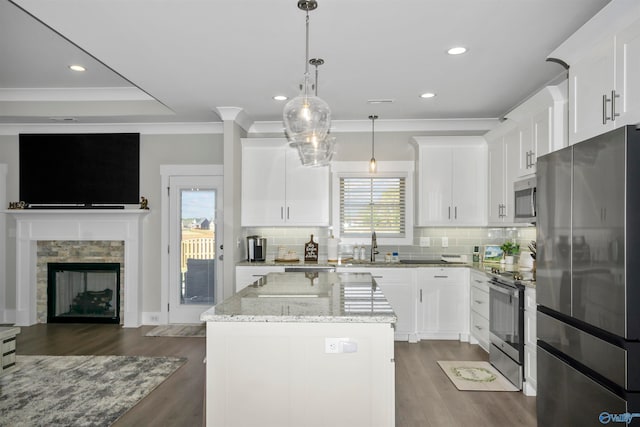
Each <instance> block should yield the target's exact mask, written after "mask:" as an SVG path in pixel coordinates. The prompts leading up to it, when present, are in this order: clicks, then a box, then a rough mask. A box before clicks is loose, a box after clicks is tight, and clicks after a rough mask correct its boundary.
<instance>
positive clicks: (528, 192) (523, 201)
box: [513, 177, 536, 224]
mask: <svg viewBox="0 0 640 427" xmlns="http://www.w3.org/2000/svg"><path fill="white" fill-rule="evenodd" d="M513 194H514V207H513V220H514V221H515V222H526V223H530V224H531V223H535V222H536V177H530V178H525V179H522V180H520V181H516V182H514V183H513Z"/></svg>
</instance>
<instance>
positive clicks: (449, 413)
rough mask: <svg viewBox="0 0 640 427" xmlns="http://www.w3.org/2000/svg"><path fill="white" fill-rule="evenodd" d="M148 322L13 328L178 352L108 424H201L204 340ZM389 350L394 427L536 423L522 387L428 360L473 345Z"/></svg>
mask: <svg viewBox="0 0 640 427" xmlns="http://www.w3.org/2000/svg"><path fill="white" fill-rule="evenodd" d="M151 328H152V327H151V326H143V327H140V328H137V329H129V328H126V329H125V328H121V327H120V326H118V325H75V324H69V325H66V324H39V325H35V326H30V327H23V328H21V329H22V332H21V333H20V334H19V335H18V339H17V353H18V354H20V355H27V354H47V355H81V354H95V355H109V354H112V355H138V356H177V357H186V358H187V359H188V361H187V363H186V364H185V365H184V366H183V367H181V368H180V369H179V370H178V371H177V372H175V373H174V374H173V375H172V376H171V377H169V379H167V381H165V382H164V383H162V384H161V385H160V386H159V387H158V388H156V389H155V390H154V391H153V392H151V394H149V395H148V396H147V397H146V398H145V399H143V400H142V401H141V402H140V403H138V405H136V406H135V407H134V408H132V409H131V410H130V411H129V412H127V413H126V414H125V415H124V416H123V417H122V418H120V419H119V420H118V421H117V422H116V423H115V424H114V426H116V427H123V426H145V425H153V426H176V427H178V426H179V427H183V426H185V427H186V426H201V425H202V419H203V417H202V414H203V411H202V397H203V390H204V377H205V365H204V364H203V360H204V356H205V340H204V339H202V338H166V337H145V334H146V333H147V332H148V331H149V330H150V329H151ZM395 349H396V358H395V359H396V426H397V427H431V426H447V427H449V426H468V425H473V426H492V427H499V426H535V425H536V415H535V412H536V407H535V398H533V397H526V396H524V395H523V394H522V393H510V392H495V393H494V392H461V391H458V390H457V389H456V388H455V387H454V385H453V384H452V383H451V381H449V379H448V378H447V377H446V375H445V374H444V372H442V370H441V369H440V367H439V366H438V364H437V363H436V362H437V361H438V360H487V354H486V353H485V352H484V351H482V350H481V349H480V348H479V347H478V346H474V345H469V344H466V343H460V342H457V341H422V342H420V343H417V344H408V343H403V342H397V343H396V346H395ZM301 427H303V426H301ZM354 427H355V426H354Z"/></svg>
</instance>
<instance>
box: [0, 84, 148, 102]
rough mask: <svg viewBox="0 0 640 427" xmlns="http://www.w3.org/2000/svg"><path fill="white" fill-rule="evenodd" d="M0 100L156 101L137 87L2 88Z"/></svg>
mask: <svg viewBox="0 0 640 427" xmlns="http://www.w3.org/2000/svg"><path fill="white" fill-rule="evenodd" d="M0 101H4V102H7V101H14V102H16V101H156V99H155V98H153V97H152V96H149V95H148V94H147V93H145V92H143V91H141V90H140V89H138V88H137V87H90V88H89V87H87V88H82V87H81V88H4V89H0Z"/></svg>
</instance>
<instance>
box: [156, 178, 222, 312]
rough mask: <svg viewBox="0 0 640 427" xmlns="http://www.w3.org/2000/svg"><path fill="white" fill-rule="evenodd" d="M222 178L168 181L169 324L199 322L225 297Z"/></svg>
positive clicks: (171, 179)
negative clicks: (223, 286)
mask: <svg viewBox="0 0 640 427" xmlns="http://www.w3.org/2000/svg"><path fill="white" fill-rule="evenodd" d="M222 188H223V187H222V177H221V176H171V177H170V178H169V195H170V196H169V197H170V208H169V210H170V213H169V218H170V222H169V234H170V237H169V254H170V256H169V259H170V266H169V276H170V279H169V323H200V314H201V313H202V312H203V311H206V310H207V309H209V308H210V307H211V306H213V305H215V304H216V303H217V302H218V299H219V298H220V297H221V296H222V286H218V285H217V284H218V283H220V284H221V283H222V280H223V275H222V262H220V261H222V242H223V235H222V232H223V227H222V219H223V216H222V202H223V199H222Z"/></svg>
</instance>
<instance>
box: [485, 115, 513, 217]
mask: <svg viewBox="0 0 640 427" xmlns="http://www.w3.org/2000/svg"><path fill="white" fill-rule="evenodd" d="M486 138H487V142H488V143H489V160H488V162H487V163H488V165H489V191H488V193H489V195H488V200H489V208H488V223H489V224H495V225H503V224H505V223H512V222H513V204H514V199H513V196H514V195H513V182H514V181H515V179H516V177H517V176H518V171H519V164H520V163H519V156H520V130H519V129H518V128H517V127H514V123H513V122H509V124H508V125H507V126H504V127H502V128H501V129H500V130H499V131H498V132H493V133H489V134H487V135H486Z"/></svg>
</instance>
